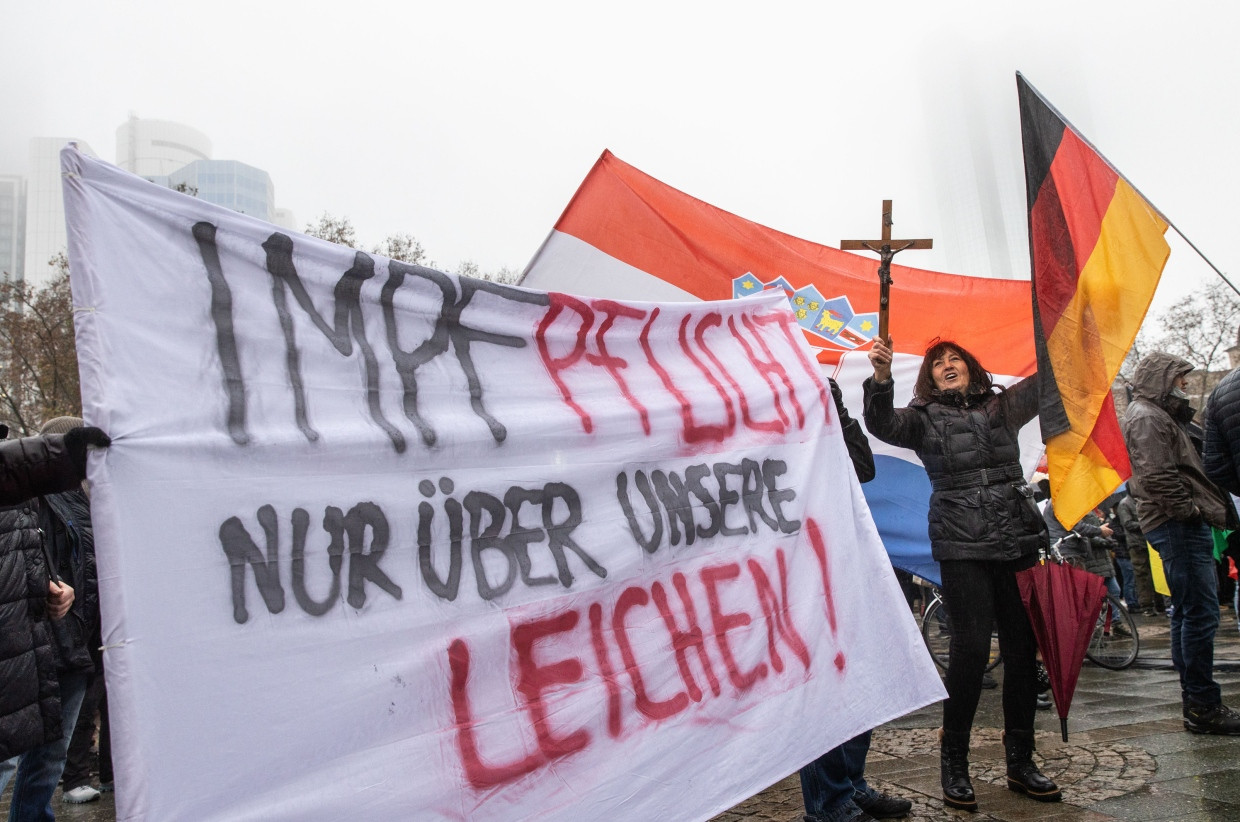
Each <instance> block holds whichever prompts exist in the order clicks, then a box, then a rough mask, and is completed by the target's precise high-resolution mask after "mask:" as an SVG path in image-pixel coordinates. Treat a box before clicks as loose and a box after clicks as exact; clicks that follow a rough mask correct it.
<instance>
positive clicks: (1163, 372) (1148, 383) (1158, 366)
mask: <svg viewBox="0 0 1240 822" xmlns="http://www.w3.org/2000/svg"><path fill="white" fill-rule="evenodd" d="M1192 370H1193V366H1192V365H1190V364H1189V362H1188V361H1187V360H1182V359H1180V358H1179V357H1176V356H1174V355H1172V354H1166V353H1164V352H1162V351H1155V352H1154V353H1153V354H1149V355H1147V356H1145V357H1143V358H1142V359H1141V362H1140V363H1139V364H1138V365H1137V372H1136V374H1134V375H1133V378H1132V391H1133V394H1134V395H1135V396H1137V397H1140V398H1141V399H1143V400H1148V401H1150V402H1152V403H1155V404H1157V405H1159V406H1160V407H1162V408H1169V407H1170V406H1174V405H1179V404H1181V403H1178V402H1174V401H1173V398H1172V396H1171V389H1172V388H1174V387H1175V380H1176V378H1177V377H1182V376H1184V375H1185V374H1187V373H1189V372H1190V371H1192Z"/></svg>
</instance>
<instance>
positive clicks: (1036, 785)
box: [1003, 731, 1063, 802]
mask: <svg viewBox="0 0 1240 822" xmlns="http://www.w3.org/2000/svg"><path fill="white" fill-rule="evenodd" d="M1003 749H1004V751H1005V752H1006V753H1007V782H1008V789H1009V790H1013V791H1016V792H1017V793H1023V794H1025V795H1026V796H1028V797H1029V798H1030V799H1036V800H1038V801H1039V802H1058V801H1059V800H1060V799H1062V798H1063V794H1062V793H1060V792H1059V786H1058V785H1056V784H1055V783H1054V782H1052V781H1051V780H1050V779H1048V778H1047V777H1045V776H1043V775H1042V772H1041V771H1039V770H1038V766H1037V765H1035V764H1033V731H1006V732H1005V733H1004V734H1003Z"/></svg>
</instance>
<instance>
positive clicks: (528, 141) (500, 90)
mask: <svg viewBox="0 0 1240 822" xmlns="http://www.w3.org/2000/svg"><path fill="white" fill-rule="evenodd" d="M0 7H2V8H3V14H4V19H5V21H6V26H5V28H6V37H5V46H4V48H3V50H0V68H2V70H0V101H2V102H0V105H2V110H3V112H4V127H3V129H2V131H0V173H6V172H9V173H13V172H16V173H21V172H22V171H23V167H24V165H25V156H26V151H27V141H28V140H29V138H30V137H32V136H40V135H55V136H75V137H79V138H81V139H83V140H86V141H87V142H88V143H90V145H91V146H92V147H93V148H94V149H95V150H96V151H97V152H98V153H99V155H100V156H101V157H103V158H104V159H106V160H109V161H113V160H114V159H115V132H116V127H117V126H118V125H120V124H121V122H122V121H123V120H124V119H125V118H126V117H127V116H128V114H129V113H130V112H131V111H132V112H134V113H136V114H137V115H138V116H140V117H149V118H156V119H167V120H174V121H178V122H182V123H185V124H187V125H190V126H193V127H195V128H197V129H199V130H201V131H203V132H205V133H206V134H207V135H208V136H209V137H210V138H211V140H212V142H213V144H214V156H215V157H216V158H218V159H236V160H241V161H244V162H247V163H250V164H252V165H255V166H258V167H260V168H263V169H265V170H267V171H268V172H269V173H270V174H271V176H272V179H273V181H274V182H275V186H276V200H277V203H278V204H279V205H280V206H282V207H285V208H291V209H293V211H294V212H295V213H296V216H297V219H298V222H299V224H302V225H304V224H305V223H306V222H308V221H310V220H312V219H314V218H315V217H316V216H317V215H318V214H320V213H322V212H324V211H326V212H330V213H331V214H333V215H336V216H347V217H349V218H350V219H351V220H352V221H353V223H354V225H355V226H356V228H357V230H358V234H359V240H360V241H361V242H362V243H363V244H370V243H374V242H377V241H379V240H380V239H381V238H382V237H383V236H384V235H386V234H389V233H393V232H396V231H407V232H409V233H411V234H413V235H414V236H416V237H417V238H418V239H419V240H420V241H421V242H422V244H423V245H424V246H425V248H426V249H427V251H428V253H429V254H430V256H431V257H432V258H433V259H434V260H435V261H436V262H437V263H438V264H439V265H440V266H441V267H445V268H449V269H451V268H454V267H455V266H456V265H458V264H459V263H460V262H461V261H463V260H473V261H475V262H477V263H478V264H480V265H481V266H482V267H483V268H484V269H489V270H493V269H498V268H499V267H501V266H512V267H516V268H518V269H519V268H522V267H524V265H525V263H526V262H527V261H528V260H529V258H530V256H531V255H532V254H533V253H534V252H535V251H536V250H537V248H538V246H539V244H540V243H541V242H542V240H543V238H544V237H545V236H546V234H547V232H548V231H549V230H550V229H551V226H552V224H553V223H554V222H555V220H556V219H557V218H558V217H559V214H560V212H561V211H562V210H563V208H564V206H565V205H566V204H567V203H568V200H569V198H570V197H571V196H572V194H573V192H574V191H575V190H576V187H577V185H578V184H579V183H580V182H581V180H582V178H583V177H584V176H585V174H586V172H587V171H588V170H589V168H590V166H591V165H592V163H593V162H594V160H595V159H596V158H597V157H598V155H599V154H600V153H601V152H602V150H603V149H604V148H610V149H611V150H612V151H613V152H615V153H616V154H617V155H618V156H619V157H620V158H621V159H623V160H625V161H627V162H629V163H631V164H633V165H635V166H637V167H639V168H641V169H643V170H644V171H646V172H648V173H650V174H652V175H654V176H656V177H658V178H660V179H662V180H664V181H665V182H667V183H669V184H671V185H673V186H675V187H677V188H680V189H682V190H684V191H686V192H688V193H690V194H692V195H694V196H696V197H699V198H701V199H704V200H706V201H708V202H711V203H713V204H715V205H718V206H720V207H722V208H725V209H727V210H729V211H732V212H735V213H736V214H739V215H741V216H743V217H747V218H749V219H752V220H756V221H758V222H761V223H764V224H766V225H769V226H772V227H774V228H778V229H780V230H782V231H786V232H789V233H791V234H795V235H798V236H802V237H805V238H807V239H811V240H816V241H819V242H823V243H828V244H832V245H834V244H837V243H838V241H839V240H840V239H841V238H844V237H868V236H870V235H871V234H874V233H875V232H876V231H877V230H878V216H879V201H880V200H882V199H884V198H892V199H894V200H895V221H896V231H897V236H931V237H933V238H934V241H935V248H934V250H933V251H929V252H916V256H914V253H913V252H910V253H909V254H907V255H905V257H904V258H903V259H902V260H901V261H902V262H905V263H906V264H909V265H917V266H919V267H923V268H932V269H937V270H942V271H952V272H956V273H965V274H976V275H995V276H1022V277H1025V276H1028V259H1027V256H1028V252H1027V242H1028V241H1027V239H1026V228H1025V219H1026V218H1025V200H1024V182H1023V171H1022V165H1021V157H1020V136H1019V116H1018V112H1017V104H1016V90H1015V89H1016V85H1015V79H1014V75H1015V72H1016V71H1017V70H1019V71H1021V72H1023V73H1024V74H1025V76H1026V77H1027V78H1028V79H1029V80H1030V82H1032V83H1033V84H1034V85H1035V86H1036V87H1037V88H1038V89H1039V90H1041V91H1042V93H1043V94H1044V95H1045V96H1046V97H1047V98H1048V99H1049V100H1050V101H1051V102H1052V103H1053V104H1054V105H1055V106H1056V107H1058V108H1059V110H1060V111H1061V112H1063V113H1064V114H1065V115H1066V116H1067V117H1068V118H1069V119H1070V120H1072V121H1073V122H1074V124H1075V125H1076V126H1077V127H1078V128H1079V129H1080V130H1081V131H1082V132H1083V133H1084V134H1085V136H1086V137H1087V138H1088V139H1090V140H1091V141H1093V142H1094V144H1095V145H1097V146H1098V147H1099V148H1100V149H1101V150H1102V152H1103V153H1104V154H1106V155H1107V156H1108V157H1109V158H1110V160H1111V161H1112V162H1113V163H1114V164H1115V165H1116V166H1117V167H1118V168H1119V169H1120V171H1121V172H1122V173H1124V174H1125V175H1126V176H1127V177H1128V178H1129V179H1130V180H1131V181H1132V182H1133V183H1134V184H1135V185H1136V186H1137V188H1139V189H1140V190H1142V191H1143V192H1144V193H1145V194H1146V195H1147V196H1148V197H1149V198H1150V200H1151V201H1152V202H1153V203H1154V204H1155V205H1156V206H1158V207H1159V208H1160V209H1162V210H1163V211H1164V212H1165V213H1166V214H1167V215H1168V216H1169V217H1170V218H1171V220H1172V221H1173V222H1175V223H1176V224H1177V225H1178V226H1179V227H1180V228H1181V229H1182V230H1183V231H1184V232H1185V233H1186V234H1187V235H1188V236H1189V237H1190V238H1192V239H1193V241H1194V242H1195V243H1197V245H1198V246H1199V247H1201V248H1202V250H1203V251H1204V252H1205V253H1206V254H1207V255H1208V256H1210V257H1211V258H1212V259H1213V260H1214V262H1215V263H1216V264H1218V265H1219V266H1220V267H1221V268H1222V269H1223V270H1224V271H1225V272H1227V273H1228V274H1229V275H1232V279H1233V281H1237V282H1238V283H1240V246H1237V244H1236V243H1235V241H1234V236H1235V230H1234V224H1235V222H1236V218H1237V216H1240V210H1238V209H1237V206H1236V197H1237V192H1240V159H1238V156H1240V154H1238V146H1240V140H1237V137H1238V136H1240V134H1238V128H1237V125H1238V123H1240V118H1238V115H1237V112H1236V104H1237V94H1236V91H1237V86H1238V85H1240V81H1238V79H1237V78H1240V49H1237V47H1236V42H1235V31H1236V23H1237V22H1238V20H1240V6H1238V5H1237V4H1234V3H1224V2H1217V3H1205V2H1178V3H1167V2H1148V1H1147V0H1128V2H1088V3H1087V2H1083V0H1069V1H1068V2H1059V0H1049V1H1047V2H1040V3H1022V4H1009V3H996V2H977V3H961V2H942V1H940V2H932V3H931V2H924V0H923V1H922V2H902V0H889V2H883V3H871V2H860V1H858V2H852V3H848V4H836V3H829V2H813V3H810V2H804V3H786V2H778V0H775V1H774V2H766V3H761V4H759V3H736V2H718V0H716V2H710V3H706V2H673V0H661V2H648V1H647V0H633V2H627V3H621V4H606V5H603V4H598V3H588V2H580V0H577V1H576V2H538V1H537V0H533V1H532V2H523V3H514V2H462V1H461V0H457V1H456V2H435V3H423V2H410V3H405V4H395V3H387V2H385V3H377V2H369V0H351V1H350V2H335V3H323V2H307V1H306V0H301V1H300V2H296V3H294V2H274V1H272V0H265V1H264V0H250V2H245V3H238V2H231V1H230V0H224V1H222V2H212V3H206V4H189V3H169V2H166V0H161V2H123V0H122V1H121V2H114V3H98V2H89V3H87V2H76V0H74V1H72V2H57V3H32V2H26V1H25V0H20V1H18V0H0ZM1008 9H1013V10H1011V11H1009V10H1008ZM1206 276H1208V275H1207V273H1206V269H1205V268H1204V266H1203V265H1202V264H1200V263H1197V262H1196V261H1194V260H1193V259H1191V252H1189V251H1188V250H1187V249H1186V248H1185V247H1183V246H1181V245H1179V244H1177V243H1174V242H1173V254H1172V262H1171V263H1170V264H1169V267H1168V269H1167V272H1166V274H1165V275H1164V286H1163V287H1162V288H1161V289H1160V297H1159V303H1162V302H1165V301H1166V300H1167V299H1168V295H1175V294H1180V293H1183V292H1184V291H1185V290H1186V289H1188V288H1191V287H1192V286H1193V285H1194V284H1197V283H1200V282H1202V281H1203V279H1204V278H1205V277H1206Z"/></svg>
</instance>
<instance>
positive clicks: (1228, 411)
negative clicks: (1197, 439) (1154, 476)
mask: <svg viewBox="0 0 1240 822" xmlns="http://www.w3.org/2000/svg"><path fill="white" fill-rule="evenodd" d="M1202 417H1203V418H1204V420H1205V443H1204V444H1203V446H1202V453H1201V461H1202V463H1203V464H1204V466H1205V469H1206V476H1207V477H1209V478H1210V480H1211V481H1213V482H1214V484H1215V485H1217V486H1219V487H1220V488H1222V489H1224V490H1226V491H1227V492H1228V493H1231V494H1235V495H1237V496H1240V368H1237V369H1234V370H1233V371H1232V372H1231V373H1230V374H1228V375H1227V376H1226V377H1223V380H1222V382H1220V383H1219V384H1218V385H1217V386H1216V387H1215V388H1214V391H1212V392H1211V393H1210V398H1209V399H1208V400H1207V401H1206V410H1205V412H1204V413H1203V414H1202Z"/></svg>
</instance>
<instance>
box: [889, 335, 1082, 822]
mask: <svg viewBox="0 0 1240 822" xmlns="http://www.w3.org/2000/svg"><path fill="white" fill-rule="evenodd" d="M869 357H870V363H871V365H873V367H874V376H873V377H871V378H869V379H867V380H866V381H865V386H864V388H865V414H864V417H865V425H866V428H867V429H868V430H869V432H870V433H871V434H873V435H874V436H875V437H878V438H879V439H880V440H882V441H883V442H886V443H889V444H891V445H896V446H900V447H903V448H911V449H912V450H913V451H915V452H916V453H917V456H918V457H919V458H920V459H921V462H922V464H923V465H924V466H925V469H926V473H927V474H928V475H929V477H930V484H931V487H932V489H933V492H932V493H931V495H930V513H929V535H930V550H931V553H932V555H933V556H934V559H935V560H937V561H938V563H939V568H940V571H941V574H942V583H943V584H942V595H943V602H944V604H945V605H946V607H947V612H948V613H949V614H950V615H951V622H952V629H953V630H952V638H951V646H950V649H949V660H948V667H947V677H946V685H947V700H946V701H945V702H944V703H943V740H942V746H941V751H940V766H941V767H940V777H941V781H942V786H943V800H944V802H946V803H947V804H948V805H950V806H951V807H953V808H961V809H964V810H970V811H973V810H977V799H976V798H975V795H974V793H973V785H972V783H971V782H970V781H969V734H970V731H971V729H972V726H973V717H974V714H975V713H976V711H977V703H978V699H979V697H980V696H981V688H982V674H983V673H984V672H985V669H986V661H987V657H988V655H989V651H990V631H991V625H992V624H994V625H996V626H997V627H998V631H999V646H1000V652H1001V654H1002V656H1003V666H1004V676H1003V716H1004V727H1005V732H1004V748H1005V751H1006V755H1007V778H1008V787H1009V788H1010V789H1012V790H1014V791H1018V792H1020V793H1024V794H1026V795H1028V796H1030V797H1032V798H1034V799H1037V800H1039V801H1044V802H1055V801H1058V800H1059V799H1060V798H1061V794H1060V791H1059V787H1058V786H1057V785H1056V784H1055V783H1054V782H1052V781H1051V780H1050V779H1048V778H1047V777H1046V776H1044V775H1043V774H1042V773H1041V772H1039V771H1038V768H1037V766H1036V765H1035V764H1034V762H1033V749H1034V744H1033V719H1034V714H1035V711H1036V704H1037V690H1038V685H1037V678H1036V673H1035V656H1036V653H1037V644H1036V642H1035V640H1034V636H1033V629H1032V628H1031V627H1030V625H1029V617H1028V616H1027V615H1026V613H1025V608H1024V605H1023V604H1022V603H1021V599H1020V591H1019V590H1018V588H1017V585H1016V572H1017V571H1020V570H1024V569H1026V568H1031V567H1032V566H1033V565H1034V564H1035V563H1037V561H1038V552H1039V550H1040V549H1042V548H1043V547H1045V546H1046V544H1047V538H1046V523H1045V522H1044V521H1043V520H1042V515H1041V514H1040V513H1039V512H1038V509H1037V507H1036V506H1035V505H1034V503H1033V491H1032V489H1031V488H1030V487H1029V485H1028V484H1027V483H1026V482H1025V480H1024V472H1023V471H1022V469H1021V466H1020V444H1019V441H1018V434H1019V431H1020V429H1021V427H1022V426H1023V425H1025V423H1027V422H1029V421H1030V420H1032V419H1033V418H1034V417H1035V416H1036V415H1037V409H1038V396H1037V376H1036V375H1034V376H1031V377H1028V378H1026V379H1024V380H1021V381H1020V382H1019V383H1017V384H1016V385H1015V386H1013V387H1012V388H1011V389H1009V390H1006V391H1005V390H1002V389H999V388H996V387H995V386H994V384H993V379H992V378H991V376H990V374H989V373H988V372H987V371H986V370H985V369H984V368H983V367H982V365H981V363H979V362H978V361H977V358H976V357H974V356H973V355H972V354H970V353H969V352H968V351H966V350H965V349H964V348H962V347H961V346H959V345H957V344H956V343H954V342H949V341H941V342H937V343H935V344H934V345H932V346H931V347H930V348H929V350H927V351H926V355H925V357H924V359H923V360H922V363H921V370H920V372H919V374H918V376H917V383H916V385H915V386H914V387H913V399H912V402H910V403H909V405H908V407H907V408H900V409H896V408H895V407H894V397H895V384H894V381H893V380H892V376H891V361H892V354H891V348H890V347H889V346H888V345H887V344H885V343H884V342H883V341H881V340H875V343H874V346H873V348H872V349H871V351H870V355H869Z"/></svg>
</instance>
